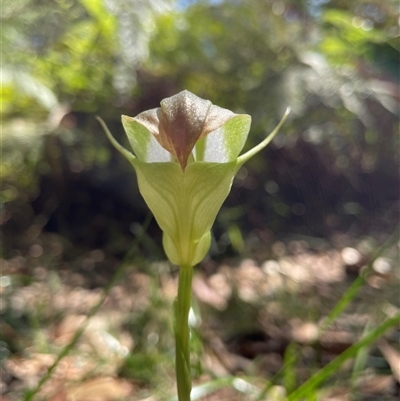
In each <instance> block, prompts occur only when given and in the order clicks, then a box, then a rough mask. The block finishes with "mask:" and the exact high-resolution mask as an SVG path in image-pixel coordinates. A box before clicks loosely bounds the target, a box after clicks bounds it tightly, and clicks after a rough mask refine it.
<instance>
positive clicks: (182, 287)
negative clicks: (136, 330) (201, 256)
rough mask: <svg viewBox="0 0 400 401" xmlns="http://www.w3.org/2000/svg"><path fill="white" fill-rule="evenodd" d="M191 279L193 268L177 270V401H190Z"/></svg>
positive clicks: (185, 267)
mask: <svg viewBox="0 0 400 401" xmlns="http://www.w3.org/2000/svg"><path fill="white" fill-rule="evenodd" d="M192 278H193V267H191V266H181V267H180V270H179V284H178V301H177V303H176V305H175V341H176V345H175V347H176V351H175V352H176V354H175V362H176V381H177V387H178V400H179V401H190V391H191V389H192V382H191V377H190V349H189V337H190V332H189V322H188V318H189V310H190V302H191V298H192Z"/></svg>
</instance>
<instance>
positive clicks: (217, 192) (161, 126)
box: [100, 90, 288, 266]
mask: <svg viewBox="0 0 400 401" xmlns="http://www.w3.org/2000/svg"><path fill="white" fill-rule="evenodd" d="M287 113H288V112H286V114H285V115H284V117H283V119H282V121H281V122H280V123H279V125H278V126H277V127H276V128H275V130H274V131H273V132H272V134H270V136H269V137H268V138H266V139H265V140H264V141H263V142H262V143H260V144H259V145H258V146H257V147H255V148H253V149H252V150H250V151H249V152H247V153H246V154H244V155H242V156H239V154H240V152H241V151H242V149H243V146H244V144H245V142H246V139H247V135H248V132H249V129H250V123H251V117H250V116H249V115H247V114H235V113H233V112H232V111H230V110H227V109H223V108H221V107H218V106H215V105H213V104H212V103H211V102H210V101H209V100H204V99H201V98H199V97H197V96H196V95H194V94H193V93H191V92H189V91H186V90H185V91H182V92H180V93H178V94H177V95H175V96H172V97H169V98H166V99H164V100H162V101H161V107H159V108H156V109H151V110H148V111H145V112H143V113H140V114H139V115H138V116H136V117H128V116H122V124H123V126H124V129H125V132H126V135H127V137H128V140H129V142H130V145H131V147H132V149H133V152H134V154H132V153H131V152H130V151H128V150H126V149H125V148H123V147H122V146H121V145H120V144H119V143H117V142H116V140H115V139H114V138H113V137H112V135H111V134H110V132H109V131H108V129H107V128H106V127H105V124H104V123H103V122H102V121H101V120H100V122H101V123H102V125H103V127H104V129H105V130H106V133H107V135H108V137H109V139H110V141H111V142H112V144H113V145H114V146H115V147H116V148H117V149H118V150H119V151H120V152H121V153H122V154H123V155H124V156H125V157H126V158H127V159H128V160H129V161H130V162H131V163H132V165H133V167H134V169H135V171H136V174H137V177H138V183H139V190H140V192H141V194H142V196H143V197H144V199H145V201H146V203H147V205H148V206H149V208H150V210H151V211H152V213H153V215H154V217H155V219H156V220H157V223H158V224H159V226H160V228H161V229H162V231H163V245H164V249H165V252H166V254H167V257H168V259H169V260H170V261H171V262H172V263H175V264H177V265H180V266H194V265H195V264H197V263H199V262H200V261H201V260H202V259H203V258H204V256H205V255H206V253H207V252H208V249H209V247H210V238H211V235H210V230H211V227H212V225H213V223H214V220H215V217H216V215H217V213H218V211H219V209H220V208H221V205H222V203H223V202H224V200H225V199H226V197H227V196H228V194H229V192H230V188H231V185H232V181H233V178H234V176H235V174H236V173H237V171H238V170H239V168H240V167H241V166H242V165H243V164H244V163H245V162H246V161H247V160H248V159H249V158H250V157H252V156H253V155H254V154H255V153H257V152H258V151H260V150H261V149H262V148H264V147H265V146H266V145H267V144H268V143H269V142H270V140H271V139H272V137H273V136H274V135H275V134H276V132H277V131H278V129H279V128H280V126H281V125H282V123H283V122H284V119H285V118H286V116H287Z"/></svg>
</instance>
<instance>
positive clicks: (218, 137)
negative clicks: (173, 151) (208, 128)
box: [196, 114, 251, 163]
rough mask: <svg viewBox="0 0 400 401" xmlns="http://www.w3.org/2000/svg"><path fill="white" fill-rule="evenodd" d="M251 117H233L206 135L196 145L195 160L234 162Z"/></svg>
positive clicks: (241, 115)
mask: <svg viewBox="0 0 400 401" xmlns="http://www.w3.org/2000/svg"><path fill="white" fill-rule="evenodd" d="M250 124H251V117H250V116H249V115H247V114H239V115H235V116H234V117H232V118H231V119H229V120H228V121H227V122H226V123H225V124H224V125H222V126H221V127H220V128H219V129H217V130H216V131H214V132H211V133H210V134H208V135H207V136H206V137H205V138H204V139H202V140H201V141H205V144H202V143H201V142H200V141H199V143H198V145H196V160H204V161H207V162H216V163H227V162H230V161H233V160H235V159H236V158H237V157H238V156H239V153H240V152H241V151H242V149H243V146H244V144H245V143H246V139H247V135H248V133H249V130H250Z"/></svg>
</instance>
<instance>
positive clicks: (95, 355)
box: [0, 233, 400, 401]
mask: <svg viewBox="0 0 400 401" xmlns="http://www.w3.org/2000/svg"><path fill="white" fill-rule="evenodd" d="M70 247H71V244H68V243H67V241H66V240H65V239H64V238H62V237H61V236H58V235H56V234H50V233H40V234H38V235H37V236H32V235H29V236H27V237H26V238H21V239H20V242H19V244H18V246H16V249H14V250H13V252H12V254H11V255H10V257H8V258H7V259H4V260H2V264H1V280H0V295H1V312H2V318H3V319H2V322H1V342H0V351H1V352H0V354H1V358H2V375H1V382H0V391H1V394H2V395H1V397H0V399H1V400H2V401H17V400H18V401H20V400H22V399H24V394H25V393H24V392H25V391H26V390H27V389H32V388H35V386H36V385H37V384H38V382H39V380H40V379H41V378H42V377H43V375H44V374H45V373H46V371H47V369H49V368H50V367H51V366H52V364H54V362H55V361H56V359H57V356H58V355H59V354H60V353H61V352H63V350H64V351H65V347H68V344H70V343H71V341H72V340H73V338H74V335H75V333H76V332H77V331H78V330H79V329H80V327H82V325H85V328H84V330H83V332H82V335H80V336H79V338H77V339H76V343H75V344H74V346H72V347H71V349H70V350H69V352H68V353H67V352H66V353H65V356H64V357H63V358H62V359H61V361H60V362H59V363H58V365H57V366H56V367H55V369H54V371H53V373H52V375H51V376H50V377H49V379H48V380H47V381H46V382H45V383H44V385H43V386H42V387H41V389H40V390H39V391H38V393H37V394H36V396H35V398H34V399H35V400H49V401H113V400H126V401H128V400H129V401H130V400H132V401H134V400H147V401H150V400H151V401H162V400H168V399H170V397H172V396H173V394H174V393H175V378H174V368H173V359H174V342H173V321H172V312H171V311H172V308H173V301H174V298H175V296H176V288H177V276H178V272H177V270H176V269H174V268H172V267H171V266H170V265H169V264H168V263H166V262H160V261H158V262H149V261H146V260H141V259H140V258H138V257H136V258H134V259H132V261H130V262H128V263H125V265H124V272H123V274H122V278H121V279H119V280H117V281H116V282H115V284H113V285H112V286H111V288H110V290H109V292H108V294H106V295H105V294H104V288H106V286H107V284H108V283H109V282H110V280H111V279H112V276H113V274H114V273H115V271H116V270H117V268H118V266H119V265H120V263H121V262H120V261H118V260H117V259H116V258H115V257H109V256H107V255H106V254H105V253H104V252H103V251H102V250H101V249H96V250H86V251H82V253H81V255H80V256H79V257H75V256H74V257H71V255H69V254H68V249H70ZM375 251H376V246H375V244H374V243H372V242H371V240H370V239H368V238H364V239H362V240H355V239H352V238H348V237H346V236H341V237H340V238H337V240H336V241H335V242H331V243H329V244H328V243H326V242H323V241H313V240H307V239H290V238H288V239H287V240H283V241H276V242H275V243H273V244H271V247H270V249H268V251H267V250H265V249H260V250H258V251H257V252H254V255H255V256H254V258H253V259H239V258H232V259H226V260H224V261H223V262H220V263H216V262H214V261H212V260H211V259H208V260H206V261H205V262H203V263H202V264H201V266H200V267H198V268H196V271H195V275H194V281H193V294H194V297H193V308H192V313H191V316H190V324H191V326H192V329H193V332H192V338H191V342H192V344H191V347H192V366H193V369H192V375H193V382H194V386H197V390H196V391H197V392H198V393H195V394H199V395H198V397H199V398H196V399H199V400H203V401H206V400H207V401H217V400H220V401H223V400H253V399H255V398H254V392H253V390H254V389H262V388H263V387H265V383H270V388H269V390H268V391H267V392H266V395H265V397H264V398H262V400H270V401H278V400H284V399H285V396H286V394H287V393H288V391H289V390H290V389H294V388H296V387H297V386H298V385H300V384H301V383H302V382H304V381H305V380H306V379H307V378H309V377H310V376H311V375H312V374H313V373H315V372H316V371H317V370H318V369H320V368H321V367H323V366H326V364H327V363H328V362H329V361H331V360H332V359H333V358H335V357H336V356H337V355H339V354H340V353H341V352H343V351H344V350H346V349H347V348H348V347H350V346H351V345H352V344H354V342H355V341H357V340H358V339H359V338H360V337H361V336H363V333H366V332H368V330H371V329H372V328H373V327H375V326H376V325H377V324H378V323H379V322H381V321H382V320H383V319H384V318H386V317H388V316H391V315H393V313H395V312H396V311H397V310H398V308H399V289H400V288H399V282H400V281H399V270H398V254H399V245H398V244H394V245H392V246H391V247H389V248H388V249H386V250H385V252H384V253H383V254H382V255H381V256H379V257H378V258H377V259H376V260H375V261H374V262H373V263H372V264H371V272H370V274H369V275H368V276H367V278H366V281H365V283H364V284H363V285H362V287H361V289H360V291H359V292H358V294H357V295H356V297H355V298H354V299H353V300H352V302H351V303H350V304H349V305H347V307H346V308H345V310H344V311H343V313H341V314H340V316H338V318H337V319H335V321H334V322H333V323H332V324H330V325H329V326H328V327H326V328H325V329H324V330H323V331H322V330H321V327H322V324H323V322H324V321H325V319H326V318H327V316H328V315H329V313H330V312H331V310H332V309H333V308H334V307H335V305H337V303H338V302H339V300H340V299H341V297H342V295H343V294H344V293H345V292H346V290H347V289H348V288H349V286H350V285H351V284H352V283H353V282H354V280H355V279H356V278H357V277H358V276H359V274H360V273H361V272H362V271H363V269H365V268H366V266H367V265H368V263H369V261H370V260H371V257H372V255H373V253H374V252H375ZM102 300H103V301H104V302H102ZM96 305H99V306H100V305H101V306H100V307H99V309H98V310H97V312H96V313H93V308H94V307H96ZM89 315H93V316H91V317H90V318H89V319H87V318H88V316H89ZM399 338H400V331H399V328H397V330H394V329H393V330H390V331H389V332H387V333H386V334H385V336H384V337H382V338H381V339H380V340H379V341H378V342H377V343H376V344H374V345H373V346H372V347H371V348H370V349H368V350H365V352H363V353H362V354H360V355H359V356H358V357H357V360H356V362H354V361H353V362H354V363H349V362H347V363H346V364H345V365H344V366H343V367H342V369H340V370H339V371H337V372H336V373H335V375H334V377H332V378H331V380H330V381H328V382H327V383H324V385H323V386H322V387H320V388H318V390H317V391H316V393H315V396H314V398H312V399H315V400H317V399H318V400H326V401H328V400H329V401H334V400H335V401H350V400H395V399H398V396H399V394H400V393H399V389H400V386H399V383H400V351H399ZM282 369H283V370H282ZM282 371H283V372H284V374H283V375H281V376H279V375H278V376H276V375H277V374H278V373H279V372H282ZM274 378H275V379H274ZM224 380H225V381H224ZM201 385H203V386H201ZM207 386H208V387H207ZM212 386H214V387H213V391H211V388H212ZM202 389H203V390H204V391H205V392H204V395H203V396H200V393H201V390H202ZM196 397H197V396H196ZM310 399H311V398H310Z"/></svg>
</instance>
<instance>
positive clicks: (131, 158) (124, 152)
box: [96, 116, 136, 163]
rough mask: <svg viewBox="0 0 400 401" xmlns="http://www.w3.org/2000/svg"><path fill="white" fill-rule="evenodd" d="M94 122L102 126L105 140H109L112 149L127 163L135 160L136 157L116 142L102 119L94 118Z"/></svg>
mask: <svg viewBox="0 0 400 401" xmlns="http://www.w3.org/2000/svg"><path fill="white" fill-rule="evenodd" d="M96 120H97V121H98V122H99V123H100V125H101V126H102V128H103V130H104V132H105V133H106V135H107V138H108V139H109V140H110V142H111V144H112V145H113V146H114V148H115V149H117V150H118V152H119V153H121V154H122V155H123V156H124V157H126V158H127V159H128V161H129V162H131V163H132V162H133V161H134V160H135V159H136V157H135V156H134V155H133V154H132V153H131V152H129V151H128V150H126V149H125V148H124V147H123V146H121V145H120V144H119V143H118V142H117V141H116V139H115V138H114V137H113V135H112V133H111V132H110V130H109V129H108V127H107V125H106V123H105V122H104V121H103V119H102V118H100V117H99V116H96Z"/></svg>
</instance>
